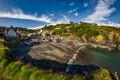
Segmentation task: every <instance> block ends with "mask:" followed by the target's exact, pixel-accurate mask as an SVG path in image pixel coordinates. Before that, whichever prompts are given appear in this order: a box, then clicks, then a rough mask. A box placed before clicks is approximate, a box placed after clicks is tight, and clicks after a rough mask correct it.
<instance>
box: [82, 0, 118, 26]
mask: <svg viewBox="0 0 120 80" xmlns="http://www.w3.org/2000/svg"><path fill="white" fill-rule="evenodd" d="M114 2H115V0H99V1H98V4H97V5H96V7H95V10H94V12H93V13H92V14H91V15H89V16H87V17H86V18H85V19H84V20H83V21H85V22H90V23H98V24H101V25H103V23H104V24H109V25H112V26H116V27H118V24H117V23H114V22H111V21H109V18H108V17H109V16H110V15H111V14H112V13H113V12H114V11H115V10H116V9H115V8H114V7H111V5H113V4H114ZM105 22H107V23H105ZM116 24H117V25H116Z"/></svg>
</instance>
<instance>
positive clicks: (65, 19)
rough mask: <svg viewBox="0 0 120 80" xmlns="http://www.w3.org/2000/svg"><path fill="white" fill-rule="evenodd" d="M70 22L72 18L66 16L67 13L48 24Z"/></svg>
mask: <svg viewBox="0 0 120 80" xmlns="http://www.w3.org/2000/svg"><path fill="white" fill-rule="evenodd" d="M69 22H70V19H69V18H68V17H67V16H65V15H62V18H61V19H59V20H57V21H53V22H52V23H50V24H48V25H56V24H61V23H69Z"/></svg>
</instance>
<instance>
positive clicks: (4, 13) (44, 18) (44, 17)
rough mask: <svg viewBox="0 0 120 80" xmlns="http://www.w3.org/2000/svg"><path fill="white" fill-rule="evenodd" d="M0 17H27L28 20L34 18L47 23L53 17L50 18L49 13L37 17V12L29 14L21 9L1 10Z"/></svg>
mask: <svg viewBox="0 0 120 80" xmlns="http://www.w3.org/2000/svg"><path fill="white" fill-rule="evenodd" d="M0 17H3V18H15V19H26V20H33V21H38V22H45V23H51V22H52V18H49V16H47V15H41V16H40V17H37V14H35V15H29V14H25V13H23V12H22V10H20V9H12V11H9V12H8V11H0Z"/></svg>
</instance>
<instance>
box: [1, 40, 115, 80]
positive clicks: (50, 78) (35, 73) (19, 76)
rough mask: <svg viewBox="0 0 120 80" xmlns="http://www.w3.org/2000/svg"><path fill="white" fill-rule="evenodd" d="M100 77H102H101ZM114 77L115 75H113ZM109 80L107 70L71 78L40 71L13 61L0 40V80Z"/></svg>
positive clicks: (4, 44)
mask: <svg viewBox="0 0 120 80" xmlns="http://www.w3.org/2000/svg"><path fill="white" fill-rule="evenodd" d="M99 75H100V76H99ZM112 76H114V75H112ZM91 79H92V80H107V79H108V80H109V79H111V75H110V73H109V72H108V71H107V70H106V69H102V68H101V69H99V70H97V71H95V72H93V73H91V74H89V75H86V76H78V75H74V76H73V77H72V78H69V77H68V76H66V75H63V74H60V73H53V72H47V71H43V70H40V69H38V68H35V67H33V66H31V65H29V64H23V63H21V62H19V61H13V58H12V53H11V50H10V49H9V48H8V47H7V45H6V43H5V41H4V40H3V39H0V80H91Z"/></svg>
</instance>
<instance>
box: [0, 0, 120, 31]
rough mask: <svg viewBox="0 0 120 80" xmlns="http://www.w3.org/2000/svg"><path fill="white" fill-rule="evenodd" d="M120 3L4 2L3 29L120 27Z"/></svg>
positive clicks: (75, 0) (1, 2)
mask: <svg viewBox="0 0 120 80" xmlns="http://www.w3.org/2000/svg"><path fill="white" fill-rule="evenodd" d="M119 3H120V0H0V26H6V27H10V26H11V25H13V26H16V27H24V28H31V29H34V28H40V27H43V26H45V25H56V24H61V23H69V22H70V21H73V22H76V23H79V22H80V21H82V22H88V23H97V24H98V25H107V26H114V27H120V4H119Z"/></svg>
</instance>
